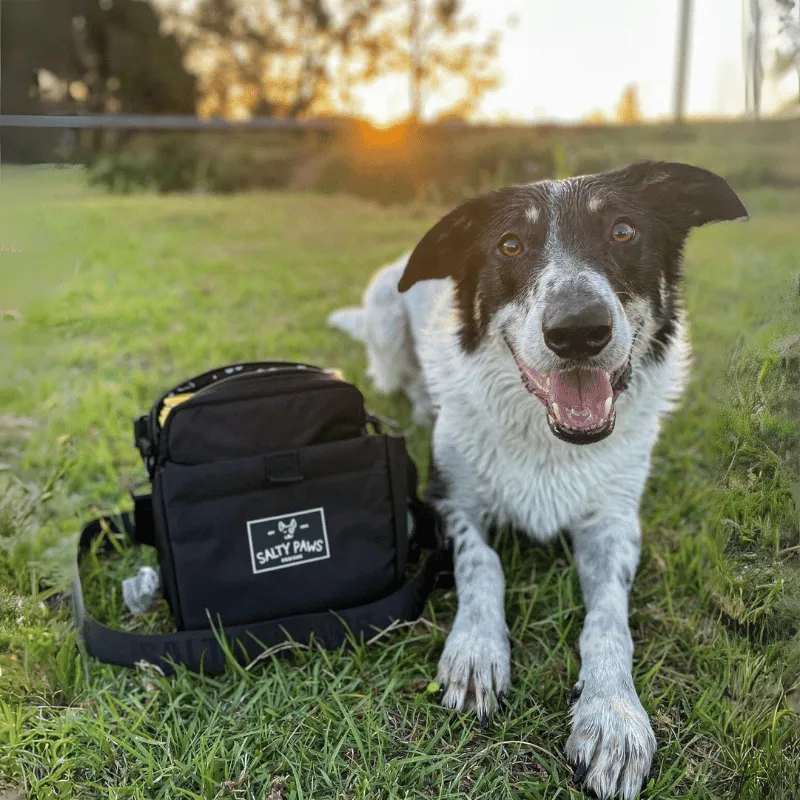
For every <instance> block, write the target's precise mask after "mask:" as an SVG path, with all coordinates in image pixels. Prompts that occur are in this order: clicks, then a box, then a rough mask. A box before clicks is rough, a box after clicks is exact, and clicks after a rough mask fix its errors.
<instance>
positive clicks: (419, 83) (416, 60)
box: [381, 0, 499, 120]
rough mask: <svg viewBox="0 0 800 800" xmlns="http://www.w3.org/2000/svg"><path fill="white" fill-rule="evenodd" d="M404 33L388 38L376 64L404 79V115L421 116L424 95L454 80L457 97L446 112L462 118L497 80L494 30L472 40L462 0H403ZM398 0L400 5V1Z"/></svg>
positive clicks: (472, 26)
mask: <svg viewBox="0 0 800 800" xmlns="http://www.w3.org/2000/svg"><path fill="white" fill-rule="evenodd" d="M408 3H409V24H408V33H407V34H406V33H405V31H403V30H402V29H401V30H400V31H399V32H398V33H400V35H399V36H397V35H394V36H392V42H393V45H394V46H393V47H387V48H386V50H385V51H384V59H383V60H382V62H381V67H382V69H384V70H385V71H387V72H398V71H399V72H403V73H406V74H408V77H409V95H410V115H411V118H412V119H417V120H419V119H422V117H423V115H424V110H425V99H426V96H427V95H429V94H434V93H436V92H437V91H439V90H441V89H442V88H443V87H444V86H445V84H447V83H451V84H452V83H453V82H460V83H461V84H462V86H461V92H460V97H459V99H458V100H456V101H455V102H454V103H453V106H452V108H450V109H448V112H447V113H448V114H450V115H452V114H455V115H457V116H460V117H466V116H468V115H469V114H471V113H472V112H473V111H474V110H475V107H476V106H477V103H478V101H479V100H480V98H481V96H482V95H483V94H485V93H486V92H487V91H488V90H490V89H493V88H495V87H496V86H497V84H498V83H499V75H498V74H497V72H496V70H495V68H494V61H495V58H496V56H497V47H498V43H499V34H498V33H497V32H495V33H493V34H491V35H490V36H489V37H488V38H487V39H485V40H484V41H482V42H478V41H475V40H474V39H473V38H472V34H473V33H474V31H475V25H476V21H475V18H474V17H470V16H465V15H464V14H463V10H464V2H463V0H432V2H430V3H428V4H425V3H424V2H423V0H408ZM404 4H405V2H404V0H400V5H401V6H402V5H404Z"/></svg>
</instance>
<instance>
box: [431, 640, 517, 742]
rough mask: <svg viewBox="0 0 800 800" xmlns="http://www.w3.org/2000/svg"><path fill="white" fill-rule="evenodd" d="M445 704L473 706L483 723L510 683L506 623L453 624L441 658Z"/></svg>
mask: <svg viewBox="0 0 800 800" xmlns="http://www.w3.org/2000/svg"><path fill="white" fill-rule="evenodd" d="M436 680H437V681H438V682H439V686H440V694H441V701H442V705H444V706H445V707H446V708H452V709H455V710H456V711H463V710H464V709H465V708H472V709H474V710H475V714H476V715H477V717H478V720H479V721H480V723H481V725H483V726H484V727H485V726H486V725H487V724H488V722H489V716H490V715H491V713H492V711H494V710H495V708H496V707H497V706H498V705H499V704H500V703H501V702H502V701H503V698H504V696H505V695H506V693H507V692H508V687H509V686H510V684H511V649H510V646H509V642H508V635H507V634H506V631H505V626H502V629H501V630H497V631H492V630H487V629H484V628H473V627H465V628H459V627H454V628H453V630H452V631H450V635H449V636H448V637H447V642H446V643H445V646H444V651H443V652H442V657H441V658H440V659H439V671H438V673H437V676H436Z"/></svg>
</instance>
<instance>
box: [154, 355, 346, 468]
mask: <svg viewBox="0 0 800 800" xmlns="http://www.w3.org/2000/svg"><path fill="white" fill-rule="evenodd" d="M299 371H300V372H305V370H299ZM308 371H309V372H311V371H312V370H308ZM297 372H298V370H297V369H296V368H295V367H291V368H286V369H280V368H279V369H275V370H270V371H267V370H261V371H258V370H253V371H251V372H244V373H239V374H237V375H231V376H229V377H227V378H222V379H221V380H218V381H214V382H213V383H211V384H209V385H208V386H204V387H203V388H202V389H198V390H197V392H196V393H195V394H194V395H193V396H192V397H190V398H189V399H188V400H186V402H184V403H181V404H180V405H178V406H176V407H175V408H174V409H173V410H172V411H171V412H170V414H169V416H168V417H167V419H166V420H165V422H164V426H163V427H162V428H161V429H160V431H159V430H158V428H157V427H156V430H157V435H158V437H159V439H158V445H159V446H158V447H156V448H155V450H156V452H155V455H154V459H153V470H154V471H155V467H156V466H160V465H163V464H164V462H165V461H166V460H167V458H168V456H169V453H168V446H167V443H168V442H169V430H170V424H171V422H172V420H173V419H174V418H175V416H176V415H177V414H178V413H179V412H180V411H181V410H183V409H185V408H189V407H191V406H192V404H193V402H194V400H195V398H197V397H201V399H202V397H205V396H207V395H208V394H209V390H210V389H213V388H214V387H216V386H220V385H222V384H227V383H228V382H230V381H233V380H239V379H244V378H246V377H255V376H258V377H263V376H264V375H265V374H267V375H270V377H271V376H273V375H293V374H296V373H297ZM314 372H315V373H316V374H319V375H330V373H329V372H327V371H326V370H323V369H319V368H315V370H314ZM342 386H347V387H349V388H351V389H353V390H354V391H356V392H358V389H357V388H356V387H355V386H353V385H352V384H349V383H347V382H346V381H341V380H338V379H336V378H333V377H332V378H331V383H330V385H328V386H322V387H320V390H327V389H334V388H341V387H342ZM174 391H175V390H174V389H172V390H170V391H169V392H167V393H166V394H165V395H164V396H163V397H162V398H160V399H159V401H158V403H156V405H155V406H154V407H153V410H152V411H151V412H150V413H151V425H152V424H153V423H154V424H155V425H156V426H158V409H160V407H161V404H162V403H163V401H164V399H165V398H166V397H168V396H169V395H170V394H172V392H174ZM280 394H292V393H291V392H281V393H280ZM275 396H276V397H277V396H279V395H275ZM162 442H163V443H164V446H163V447H162V446H161V445H162Z"/></svg>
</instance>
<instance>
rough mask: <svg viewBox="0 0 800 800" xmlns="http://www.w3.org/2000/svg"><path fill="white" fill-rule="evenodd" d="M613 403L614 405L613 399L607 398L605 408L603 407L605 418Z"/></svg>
mask: <svg viewBox="0 0 800 800" xmlns="http://www.w3.org/2000/svg"><path fill="white" fill-rule="evenodd" d="M613 403H614V400H613V398H611V397H609V398H607V399H606V407H605V411H606V416H608V415H609V414H610V413H611V406H612V404H613Z"/></svg>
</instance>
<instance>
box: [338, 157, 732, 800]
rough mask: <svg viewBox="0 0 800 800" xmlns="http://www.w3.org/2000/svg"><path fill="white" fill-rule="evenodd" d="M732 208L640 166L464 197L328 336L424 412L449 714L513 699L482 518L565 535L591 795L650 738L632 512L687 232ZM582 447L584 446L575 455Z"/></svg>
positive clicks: (668, 399) (677, 384)
mask: <svg viewBox="0 0 800 800" xmlns="http://www.w3.org/2000/svg"><path fill="white" fill-rule="evenodd" d="M746 217H747V212H746V210H745V208H744V206H743V205H742V203H741V201H740V200H739V198H738V197H737V196H736V194H735V193H734V191H733V190H732V189H731V187H730V186H729V185H728V184H727V183H726V182H725V181H724V180H723V179H722V178H720V177H719V176H717V175H714V174H713V173H711V172H708V171H706V170H703V169H699V168H696V167H691V166H687V165H685V164H669V163H657V162H645V163H640V164H634V165H632V166H630V167H627V168H625V169H622V170H619V171H616V172H609V173H604V174H599V175H587V176H583V177H577V178H571V179H569V180H552V181H543V182H541V183H535V184H531V185H525V186H515V187H512V188H507V189H500V190H499V191H495V192H491V193H489V194H486V195H482V196H480V197H476V198H475V199H473V200H470V201H468V202H466V203H464V204H463V205H462V206H460V207H459V208H457V209H455V210H454V211H452V212H451V213H449V214H448V215H447V216H446V217H444V218H443V219H442V220H441V221H439V222H438V223H437V224H436V225H435V226H434V227H433V228H432V229H431V230H430V231H429V232H428V233H427V234H426V235H425V236H424V237H423V239H422V241H421V242H420V243H419V244H418V245H417V247H416V248H415V249H414V251H413V252H412V253H411V254H410V256H407V257H403V258H402V259H401V260H400V261H398V262H396V263H395V264H392V265H389V266H388V267H385V268H384V269H383V270H381V271H380V272H379V273H378V274H377V275H376V277H375V278H374V279H373V281H372V283H371V284H370V286H369V287H368V289H367V291H366V294H365V297H364V306H363V308H360V309H342V310H340V311H337V312H334V314H333V315H332V316H331V319H330V323H331V324H332V325H334V326H336V327H338V328H341V329H343V330H345V331H347V332H348V333H350V334H351V335H353V336H355V337H356V338H358V339H360V340H362V341H363V342H364V343H365V344H366V346H367V350H368V362H369V372H370V375H371V376H372V378H373V380H374V381H375V384H376V387H377V388H378V389H379V390H382V391H386V392H392V391H397V390H402V391H405V392H406V393H407V394H408V396H409V398H410V400H411V402H412V404H413V406H414V413H415V416H416V418H417V419H418V420H420V421H421V420H423V419H425V418H426V417H428V416H429V415H432V416H433V417H434V420H435V421H434V428H433V458H434V464H433V467H434V469H435V481H436V486H434V487H433V488H434V489H435V490H436V491H435V492H434V496H435V500H436V503H437V505H438V509H439V511H440V512H441V514H442V517H443V520H444V522H445V527H446V532H447V535H448V536H449V537H450V540H451V542H452V547H453V555H454V562H455V579H456V586H457V589H458V612H457V614H456V618H455V622H454V623H453V627H452V630H451V632H450V634H449V636H448V638H447V642H446V644H445V648H444V652H443V653H442V657H441V660H440V662H439V670H438V680H439V682H440V683H441V686H442V687H443V689H444V694H443V698H442V702H443V703H444V705H445V706H447V707H448V708H453V709H463V708H465V707H470V708H474V710H475V712H476V713H477V714H478V716H479V717H480V718H481V719H482V720H484V721H485V720H486V719H487V718H488V716H489V714H490V713H491V712H492V710H493V708H494V706H495V704H496V702H497V700H498V698H501V697H502V696H503V695H504V694H505V693H506V692H507V691H508V688H509V684H510V679H511V664H510V654H509V642H508V637H507V629H506V620H505V613H504V607H503V594H504V578H503V570H502V567H501V564H500V560H499V558H498V556H497V553H496V552H495V551H494V550H493V549H492V548H491V547H490V546H489V544H488V543H487V531H488V529H489V528H490V526H491V525H492V524H500V525H503V524H508V525H511V526H513V527H514V528H516V529H519V530H523V531H526V532H527V533H528V534H529V535H530V536H531V537H532V538H533V539H536V540H539V541H544V540H547V539H550V538H552V537H554V536H555V535H556V534H557V533H558V532H559V531H560V530H567V531H569V533H570V536H571V541H572V545H573V548H574V554H575V561H576V564H577V568H578V573H579V576H580V581H581V588H582V592H583V597H584V602H585V606H586V619H585V623H584V627H583V631H582V633H581V636H580V654H581V669H580V676H579V681H578V684H577V686H576V687H575V690H574V692H573V698H574V704H573V706H572V712H571V713H572V733H571V735H570V737H569V740H568V741H567V746H566V753H567V757H568V758H569V760H570V761H571V762H572V763H573V764H574V765H575V767H576V771H577V773H578V776H579V777H581V778H582V779H583V781H584V782H585V786H586V787H587V788H588V789H590V790H592V791H593V792H594V793H595V794H596V795H597V796H598V797H600V798H609V797H611V796H612V795H614V794H618V795H619V796H621V797H623V798H626V799H627V798H634V797H635V796H636V795H637V794H638V792H639V789H640V787H641V784H642V782H643V780H644V779H645V777H646V776H647V773H648V771H649V769H650V764H651V761H652V758H653V754H654V752H655V750H656V740H655V737H654V735H653V731H652V729H651V726H650V721H649V718H648V715H647V712H646V711H645V710H644V708H643V707H642V704H641V702H640V701H639V698H638V696H637V694H636V690H635V688H634V685H633V680H632V677H631V668H632V658H633V645H632V641H631V636H630V632H629V629H628V596H629V592H630V589H631V583H632V581H633V577H634V573H635V571H636V567H637V564H638V560H639V551H640V528H639V519H638V510H639V501H640V498H641V495H642V491H643V489H644V485H645V481H646V479H647V474H648V471H649V467H650V454H651V450H652V448H653V445H654V444H655V442H656V438H657V436H658V430H659V424H660V420H661V418H662V417H663V416H664V414H666V413H667V412H668V411H669V410H670V408H671V407H672V406H673V404H674V402H675V400H676V399H677V398H678V396H679V394H680V392H681V389H682V386H683V383H684V379H685V376H686V371H687V366H688V361H689V348H688V344H687V340H686V336H685V323H684V315H683V311H682V307H681V301H680V292H679V284H680V279H681V258H682V251H683V245H684V241H685V239H686V236H687V234H688V232H689V230H690V229H691V228H693V227H695V226H698V225H704V224H706V223H709V222H716V221H721V220H733V219H742V218H745V219H746ZM578 445H587V446H583V447H581V446H578Z"/></svg>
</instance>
